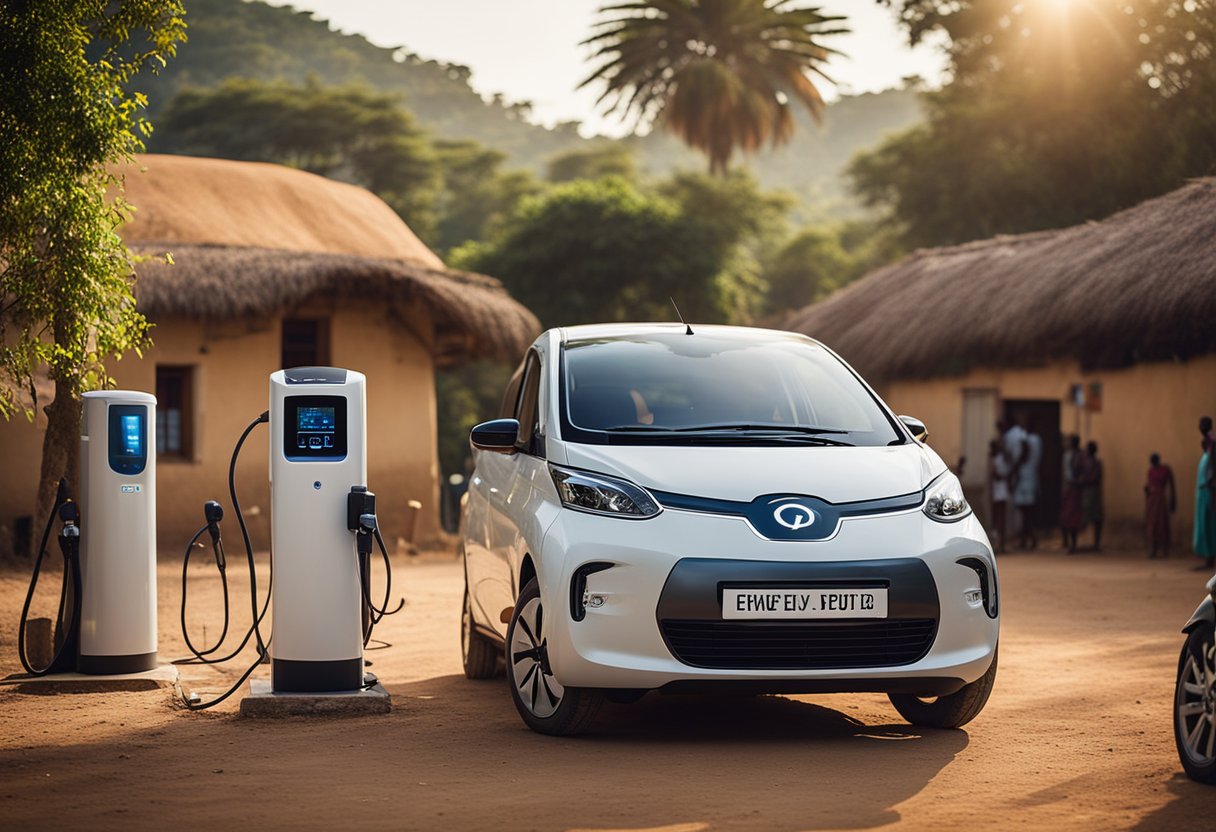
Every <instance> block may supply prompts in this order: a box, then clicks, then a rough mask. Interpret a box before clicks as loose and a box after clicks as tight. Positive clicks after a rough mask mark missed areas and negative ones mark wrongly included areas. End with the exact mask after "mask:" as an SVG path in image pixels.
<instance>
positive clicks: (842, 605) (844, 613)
mask: <svg viewBox="0 0 1216 832" xmlns="http://www.w3.org/2000/svg"><path fill="white" fill-rule="evenodd" d="M722 617H723V618H886V617H887V590H886V588H885V587H884V588H879V589H835V588H833V589H765V588H763V587H748V588H747V589H732V588H725V589H723V590H722Z"/></svg>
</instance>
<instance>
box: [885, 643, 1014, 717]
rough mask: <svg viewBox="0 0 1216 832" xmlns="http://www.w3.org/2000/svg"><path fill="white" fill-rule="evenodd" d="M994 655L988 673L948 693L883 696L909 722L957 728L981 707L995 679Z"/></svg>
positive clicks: (985, 701) (892, 694) (976, 713)
mask: <svg viewBox="0 0 1216 832" xmlns="http://www.w3.org/2000/svg"><path fill="white" fill-rule="evenodd" d="M996 658H997V657H996V654H995V653H994V654H993V656H992V666H991V667H989V668H988V672H987V673H985V674H984V675H983V676H981V677H980V678H978V679H976V680H975V681H974V682H972V683H971V684H969V685H964V686H963V688H962V690H959V691H957V692H956V693H952V694H950V695H949V696H937V697H934V698H932V699H924V698H922V697H919V696H916V695H914V694H911V693H891V694H888V695H887V698H888V699H890V700H891V704H892V705H894V706H895V710H897V711H899V715H900V716H902V717H903V718H904V719H906V720H908V722H910V723H912V724H913V725H921V726H924V727H926V728H960V727H962V726H964V725H966V724H967V723H968V722H970V721H971V720H973V719H975V718H976V717H977V716H978V715H979V712H980V711H982V710H984V705H985V704H986V703H987V702H988V695H989V694H991V693H992V685H993V683H994V682H995V681H996Z"/></svg>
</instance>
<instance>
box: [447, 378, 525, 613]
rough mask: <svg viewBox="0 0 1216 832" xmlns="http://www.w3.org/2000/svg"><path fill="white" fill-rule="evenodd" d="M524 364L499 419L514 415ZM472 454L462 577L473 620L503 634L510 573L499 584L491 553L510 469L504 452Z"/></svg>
mask: <svg viewBox="0 0 1216 832" xmlns="http://www.w3.org/2000/svg"><path fill="white" fill-rule="evenodd" d="M525 365H526V361H524V362H520V365H519V368H518V369H517V370H516V371H515V373H514V375H512V377H511V381H510V383H509V384H508V385H507V389H506V392H505V393H504V394H503V401H502V406H501V408H500V409H499V412H498V414H497V415H498V418H501V419H511V418H514V417H515V413H516V408H517V407H518V405H519V391H520V387H521V385H522V382H523V374H524V368H525ZM474 453H475V455H476V462H477V466H476V468H474V470H473V476H472V477H471V478H470V480H469V491H468V504H467V506H466V507H465V511H464V515H463V519H462V528H463V532H462V542H463V545H464V558H465V561H464V562H465V577H466V579H467V580H468V582H469V597H470V599H471V601H472V606H473V615H474V617H475V618H476V620H477V621H479V622H481V623H483V624H486V625H488V626H490V627H491V628H492V629H494V630H496V631H499V632H500V633H502V634H505V625H501V622H500V621H499V618H500V616H501V613H502V609H503V597H504V595H509V596H511V603H514V595H512V588H511V586H510V582H509V576H507V577H508V583H507V585H506V586H503V585H502V581H503V579H504V575H503V569H502V565H501V562H500V561H499V558H498V557H497V556H496V555H495V553H494V543H493V541H494V540H495V539H496V538H497V537H499V536H501V534H502V532H501V530H498V529H497V528H496V524H499V523H501V522H502V520H503V518H502V514H501V511H497V510H496V509H495V508H494V505H496V504H501V503H502V499H501V497H500V495H501V494H502V492H503V491H504V490H505V489H506V488H507V487H508V485H509V483H510V480H511V476H512V468H511V466H510V465H509V462H510V457H508V456H506V455H503V454H497V453H490V452H488V451H475V452H474Z"/></svg>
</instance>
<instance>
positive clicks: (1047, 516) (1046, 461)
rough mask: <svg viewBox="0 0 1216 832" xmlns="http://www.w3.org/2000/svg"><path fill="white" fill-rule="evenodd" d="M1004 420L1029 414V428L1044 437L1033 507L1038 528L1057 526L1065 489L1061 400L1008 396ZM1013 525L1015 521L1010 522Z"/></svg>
mask: <svg viewBox="0 0 1216 832" xmlns="http://www.w3.org/2000/svg"><path fill="white" fill-rule="evenodd" d="M1003 413H1004V418H1005V421H1006V422H1007V423H1009V424H1013V423H1014V421H1016V419H1017V417H1018V414H1023V415H1025V417H1026V429H1027V430H1028V431H1030V432H1031V433H1037V434H1038V435H1039V437H1040V438H1041V439H1042V440H1043V459H1042V462H1041V463H1040V464H1039V502H1038V505H1036V506H1035V510H1034V525H1035V528H1036V529H1054V528H1056V527H1057V526H1059V524H1060V495H1061V491H1062V489H1063V482H1062V475H1061V471H1062V466H1063V458H1064V438H1063V436H1061V434H1060V402H1059V400H1058V399H1005V401H1004V402H1003ZM1011 528H1012V524H1011Z"/></svg>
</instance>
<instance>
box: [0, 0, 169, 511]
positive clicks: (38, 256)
mask: <svg viewBox="0 0 1216 832" xmlns="http://www.w3.org/2000/svg"><path fill="white" fill-rule="evenodd" d="M183 15H184V12H183V9H182V5H181V3H180V2H176V0H124V2H107V0H87V1H86V2H76V3H44V2H35V0H28V1H27V2H8V3H4V4H0V32H3V33H4V36H3V38H0V205H2V206H3V211H0V268H2V269H3V271H0V372H2V373H3V379H2V381H0V414H3V415H4V416H6V417H11V416H12V415H13V414H14V413H15V412H18V411H21V410H24V411H25V412H26V415H27V417H29V418H33V416H34V408H36V407H37V406H38V404H39V402H38V386H37V384H36V379H37V377H38V376H39V375H40V374H41V373H42V372H43V371H44V370H45V372H46V373H47V375H48V376H49V378H50V379H51V380H52V381H53V382H54V385H55V398H54V401H53V402H52V403H51V404H50V405H49V406H48V407H47V409H46V410H47V416H48V422H49V424H48V430H47V434H46V440H45V444H44V447H43V461H42V479H41V485H40V488H39V497H40V499H39V506H40V510H45V507H46V505H47V503H48V502H49V496H50V494H51V493H52V492H53V489H54V483H55V481H56V480H58V478H59V477H60V476H63V475H65V474H67V475H71V474H73V472H74V465H75V459H76V451H77V448H78V445H79V420H80V396H81V394H82V393H83V392H84V391H85V390H87V389H90V388H94V387H101V386H105V385H106V384H107V383H108V382H109V381H110V379H109V378H108V377H107V375H106V368H105V362H106V361H107V360H108V359H109V358H110V357H112V356H114V355H118V354H120V353H122V352H123V351H125V350H129V349H136V348H138V347H139V346H140V345H142V344H143V343H145V339H146V329H147V323H146V322H145V320H144V318H143V317H142V316H141V315H140V314H139V313H138V312H137V311H136V309H135V302H134V298H133V296H132V292H131V285H132V269H131V264H132V261H131V255H130V253H129V252H128V250H127V248H126V246H125V245H123V242H122V240H121V238H120V237H119V236H118V234H117V229H118V227H119V226H120V225H121V223H122V222H123V220H124V219H125V217H126V216H127V214H128V211H129V206H128V205H127V204H126V203H125V202H124V201H123V199H122V183H121V181H120V179H119V178H118V177H117V176H116V175H115V173H113V170H114V166H115V165H117V164H118V163H121V162H124V161H127V160H130V159H131V158H132V155H133V154H134V153H136V152H138V151H139V150H140V149H142V146H143V144H142V138H141V137H142V136H146V135H147V133H148V131H149V130H150V127H149V126H148V124H147V122H146V121H145V120H144V118H143V116H142V114H141V110H142V109H143V107H144V105H145V104H146V103H147V102H146V99H145V98H144V97H143V96H142V95H139V94H134V95H131V94H128V92H127V90H128V88H129V86H130V84H131V83H132V81H133V80H134V78H135V76H136V75H137V73H139V72H140V71H141V70H143V69H144V68H146V67H151V68H153V69H157V68H159V66H160V65H162V64H163V63H164V61H165V59H166V58H168V57H170V56H172V55H173V54H174V52H175V50H176V47H177V44H178V43H180V42H182V41H183V40H184V39H185V20H184V17H183Z"/></svg>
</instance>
